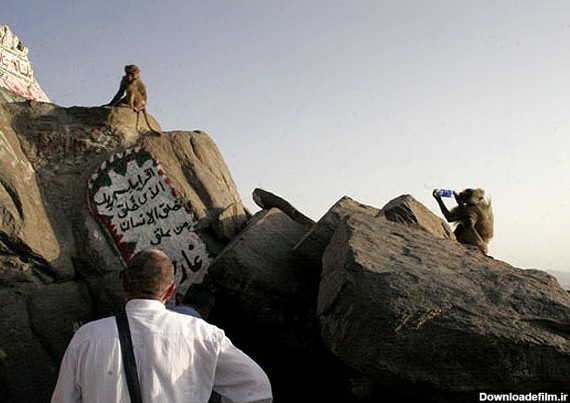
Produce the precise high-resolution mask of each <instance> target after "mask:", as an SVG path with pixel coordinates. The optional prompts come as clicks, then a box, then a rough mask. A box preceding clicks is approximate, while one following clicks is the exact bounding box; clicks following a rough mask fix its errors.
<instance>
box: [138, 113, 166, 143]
mask: <svg viewBox="0 0 570 403" xmlns="http://www.w3.org/2000/svg"><path fill="white" fill-rule="evenodd" d="M141 111H142V114H143V116H144V120H145V122H146V125H147V126H148V128H149V129H150V131H151V132H153V133H154V134H158V135H159V136H162V132H159V131H158V130H155V129H154V128H153V127H152V126H151V124H150V122H149V121H148V114H147V113H146V108H143V109H141ZM137 120H138V119H137Z"/></svg>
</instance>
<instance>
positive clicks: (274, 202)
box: [253, 188, 315, 228]
mask: <svg viewBox="0 0 570 403" xmlns="http://www.w3.org/2000/svg"><path fill="white" fill-rule="evenodd" d="M253 201H254V202H255V204H257V205H258V206H259V207H261V208H262V209H264V210H270V209H272V208H278V209H279V210H281V211H282V212H284V213H285V214H287V215H288V216H289V217H291V219H292V220H293V221H296V222H298V223H299V224H302V225H304V226H306V227H308V228H311V227H312V226H313V224H314V223H315V222H314V221H313V220H311V219H310V218H309V217H307V216H306V215H304V214H303V213H301V212H300V211H299V210H297V209H296V208H295V207H293V205H292V204H291V203H289V202H288V201H287V200H285V199H283V198H281V197H279V196H277V195H274V194H273V193H271V192H268V191H266V190H263V189H259V188H256V189H254V190H253Z"/></svg>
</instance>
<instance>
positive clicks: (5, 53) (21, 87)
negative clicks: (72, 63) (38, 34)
mask: <svg viewBox="0 0 570 403" xmlns="http://www.w3.org/2000/svg"><path fill="white" fill-rule="evenodd" d="M28 51H29V50H28V48H26V47H25V46H24V44H23V43H22V41H20V39H18V37H17V36H16V35H14V33H12V31H10V28H9V27H8V26H7V25H0V87H2V88H6V89H7V90H9V91H11V92H13V93H15V94H17V95H21V96H23V97H26V98H28V99H33V100H36V101H41V102H49V98H48V97H47V95H46V94H45V93H44V92H43V90H42V89H41V88H40V85H39V84H38V83H37V81H36V80H35V78H34V71H33V68H32V63H31V62H30V61H29V60H28Z"/></svg>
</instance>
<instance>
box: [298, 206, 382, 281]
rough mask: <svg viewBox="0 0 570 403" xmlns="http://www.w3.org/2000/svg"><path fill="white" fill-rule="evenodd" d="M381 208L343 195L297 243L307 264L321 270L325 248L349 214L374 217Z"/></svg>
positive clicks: (299, 252)
mask: <svg viewBox="0 0 570 403" xmlns="http://www.w3.org/2000/svg"><path fill="white" fill-rule="evenodd" d="M380 213H381V210H379V209H377V208H376V207H373V206H368V205H366V204H362V203H359V202H357V201H356V200H353V199H351V198H350V197H348V196H343V197H342V198H341V199H340V200H338V201H337V202H336V203H335V204H334V205H333V206H332V207H331V208H330V209H329V210H328V211H327V212H326V213H325V214H324V215H323V216H322V217H321V218H320V219H319V221H317V223H316V224H315V225H314V226H313V227H312V228H311V230H310V231H309V232H307V234H306V235H305V236H304V237H303V238H302V239H301V240H300V241H299V242H298V243H297V244H296V245H295V248H294V250H295V252H296V253H298V254H299V255H300V256H301V258H302V259H303V260H304V261H305V262H306V264H307V265H309V266H311V267H313V268H315V270H317V271H318V272H320V270H321V259H322V257H323V253H324V251H325V248H326V247H327V245H328V244H329V242H330V240H331V238H332V236H333V234H334V232H335V230H336V227H337V226H338V225H339V223H340V222H341V221H342V219H343V218H344V217H346V216H347V215H355V214H357V215H363V216H364V217H368V218H373V217H376V216H378V215H380Z"/></svg>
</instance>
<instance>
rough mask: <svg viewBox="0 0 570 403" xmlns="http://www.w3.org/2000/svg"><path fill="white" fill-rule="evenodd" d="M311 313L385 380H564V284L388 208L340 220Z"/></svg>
mask: <svg viewBox="0 0 570 403" xmlns="http://www.w3.org/2000/svg"><path fill="white" fill-rule="evenodd" d="M318 314H319V317H320V319H321V324H322V335H323V339H324V340H325V343H326V344H327V346H328V347H329V348H330V350H331V351H333V352H334V354H335V355H337V356H338V357H340V358H341V359H342V360H343V361H344V362H346V363H347V364H348V365H350V366H351V367H354V368H357V369H358V370H360V371H361V372H363V373H365V374H366V375H368V376H369V377H371V378H372V379H373V380H375V381H376V382H379V383H381V384H383V385H385V387H387V388H390V387H391V388H394V389H396V390H400V391H401V390H414V392H417V391H418V390H422V392H421V394H422V395H423V396H424V397H425V396H437V399H435V401H446V399H450V401H461V400H460V399H464V400H463V401H468V400H469V401H471V400H474V399H476V398H477V397H478V392H481V391H488V392H492V391H497V392H505V391H509V392H519V393H526V392H537V391H552V392H561V391H563V390H566V387H567V385H568V378H569V376H570V329H569V328H568V323H570V296H569V295H568V293H567V292H566V291H565V290H563V289H562V288H561V287H560V286H559V285H558V283H557V282H556V280H555V279H554V278H553V277H552V276H550V275H548V274H546V273H545V272H542V271H538V270H521V269H517V268H514V267H512V266H510V265H508V264H506V263H504V262H501V261H498V260H494V259H492V258H489V257H485V256H484V255H482V254H481V253H479V252H478V251H472V250H469V249H467V248H465V247H464V246H463V245H460V244H458V243H457V242H455V241H452V240H442V241H438V242H436V239H435V238H434V237H433V236H432V235H431V234H429V233H427V232H426V231H423V230H420V229H418V228H414V227H413V226H412V227H411V226H404V225H400V224H396V223H393V222H390V221H388V220H387V219H385V218H383V217H373V216H368V217H365V216H363V215H351V216H347V217H346V218H345V219H344V220H343V221H342V223H341V224H340V225H339V226H338V228H337V230H336V231H335V234H334V236H333V238H332V239H331V242H330V243H329V245H328V246H327V248H326V251H325V254H324V257H323V275H322V281H321V285H320V289H319V300H318ZM451 397H453V400H451ZM455 399H459V400H455Z"/></svg>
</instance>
